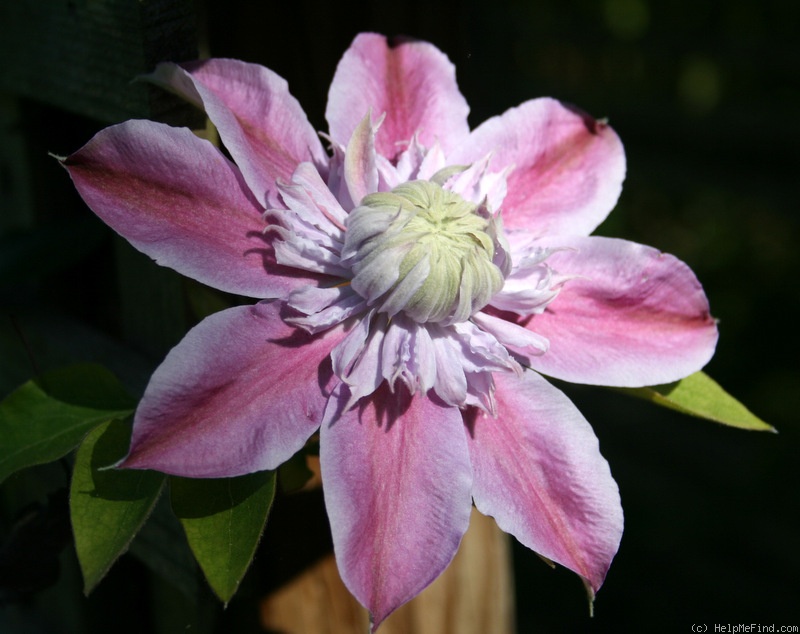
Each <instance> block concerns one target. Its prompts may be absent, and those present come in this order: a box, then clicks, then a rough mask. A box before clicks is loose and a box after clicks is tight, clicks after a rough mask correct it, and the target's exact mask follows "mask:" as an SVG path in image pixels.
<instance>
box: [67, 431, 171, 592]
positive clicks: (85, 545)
mask: <svg viewBox="0 0 800 634" xmlns="http://www.w3.org/2000/svg"><path fill="white" fill-rule="evenodd" d="M129 441H130V425H129V424H127V423H125V422H122V421H118V420H113V421H109V422H107V423H105V424H102V425H100V426H99V427H97V428H96V429H94V430H93V431H92V432H91V433H90V434H89V435H88V436H87V437H86V440H84V442H83V444H82V445H81V446H80V448H79V449H78V454H77V457H76V459H75V470H74V472H73V474H72V485H71V488H70V515H71V517H72V530H73V533H74V535H75V549H76V551H77V553H78V561H79V562H80V565H81V571H82V572H83V582H84V592H85V593H86V594H89V592H91V591H92V589H93V588H94V587H95V586H96V585H97V584H98V583H99V582H100V580H101V579H102V578H103V577H104V576H105V574H106V573H107V572H108V570H109V568H111V565H112V564H113V563H114V562H115V561H116V559H117V557H119V556H120V555H121V554H122V553H124V552H125V551H126V550H127V549H128V545H129V544H130V542H131V540H132V539H133V537H134V536H135V535H136V533H137V532H138V530H139V528H141V526H142V524H143V523H144V521H145V520H146V519H147V516H148V515H149V514H150V511H151V510H152V508H153V505H154V504H155V502H156V500H157V499H158V496H159V494H160V493H161V488H162V486H163V484H164V480H165V476H164V475H163V474H161V473H157V472H155V471H138V470H133V469H108V468H107V467H108V465H110V464H113V463H115V462H117V461H118V460H120V459H121V458H122V457H124V456H125V453H126V452H127V450H128V444H129Z"/></svg>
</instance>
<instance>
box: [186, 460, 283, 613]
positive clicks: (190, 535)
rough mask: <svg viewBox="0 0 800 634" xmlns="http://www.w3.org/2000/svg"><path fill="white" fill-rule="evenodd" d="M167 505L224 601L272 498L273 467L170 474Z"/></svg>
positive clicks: (246, 560)
mask: <svg viewBox="0 0 800 634" xmlns="http://www.w3.org/2000/svg"><path fill="white" fill-rule="evenodd" d="M170 490H171V498H172V508H173V510H174V511H175V514H176V515H177V516H178V519H180V521H181V524H183V529H184V530H185V531H186V537H187V539H188V541H189V546H190V547H191V549H192V552H193V553H194V556H195V557H196V558H197V561H198V563H199V564H200V568H202V570H203V574H205V577H206V579H207V580H208V583H209V585H210V586H211V588H212V589H213V590H214V592H215V593H216V595H217V596H218V597H219V598H220V599H221V600H222V601H223V602H224V603H227V602H228V601H229V600H230V599H231V597H232V596H233V595H234V593H235V592H236V589H237V588H238V587H239V582H240V581H241V580H242V577H244V574H245V572H247V568H248V567H249V566H250V562H251V560H252V559H253V555H254V553H255V550H256V546H257V545H258V540H259V539H260V538H261V533H262V531H263V530H264V525H265V524H266V521H267V516H268V515H269V510H270V507H271V506H272V500H273V498H274V497H275V472H274V471H260V472H258V473H252V474H250V475H246V476H241V477H238V478H226V479H216V480H193V479H188V478H174V477H173V478H170Z"/></svg>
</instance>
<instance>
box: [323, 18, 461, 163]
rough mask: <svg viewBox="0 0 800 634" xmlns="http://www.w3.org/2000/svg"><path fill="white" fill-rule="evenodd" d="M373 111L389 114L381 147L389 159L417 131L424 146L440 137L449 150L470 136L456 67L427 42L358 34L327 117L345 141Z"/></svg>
mask: <svg viewBox="0 0 800 634" xmlns="http://www.w3.org/2000/svg"><path fill="white" fill-rule="evenodd" d="M370 110H371V111H372V113H373V115H374V116H375V117H376V118H377V117H380V116H381V115H382V114H383V113H386V120H385V121H384V122H383V125H382V126H381V129H380V130H379V131H378V135H377V138H376V145H377V149H378V152H379V153H380V154H382V155H383V156H385V157H387V158H390V159H392V158H394V157H395V156H396V155H397V154H398V153H399V152H401V151H402V150H403V149H404V147H405V145H407V144H408V143H409V142H410V141H411V139H412V137H413V136H414V133H415V132H417V131H419V141H420V142H421V143H422V144H423V145H424V146H426V147H431V146H433V145H434V143H435V141H436V140H437V139H438V140H439V143H441V145H442V147H443V148H444V150H445V152H447V151H449V150H450V149H452V148H454V147H456V146H457V145H458V144H460V143H461V142H462V141H463V140H464V139H466V137H467V135H468V134H469V127H468V125H467V114H468V113H469V106H467V102H466V101H465V100H464V97H463V96H462V95H461V93H460V92H459V90H458V85H457V84H456V77H455V68H454V67H453V65H452V64H451V63H450V60H448V59H447V56H446V55H444V53H442V52H441V51H440V50H439V49H437V48H436V47H435V46H433V45H432V44H428V43H427V42H417V41H413V40H402V41H393V42H387V40H386V38H385V37H384V36H382V35H377V34H374V33H362V34H360V35H358V36H357V37H356V38H355V40H354V41H353V44H352V45H351V46H350V48H349V49H348V50H347V52H346V53H345V54H344V56H343V57H342V60H341V61H340V62H339V66H338V67H337V69H336V74H335V75H334V78H333V83H332V84H331V88H330V92H329V93H328V107H327V109H326V111H325V117H326V119H327V120H328V125H329V126H330V132H331V136H332V137H333V139H334V140H335V141H337V142H339V143H341V144H343V145H346V144H347V142H348V140H349V139H350V135H352V134H353V130H355V129H356V126H357V125H358V123H359V121H361V119H362V118H363V117H364V115H366V114H367V113H368V112H370Z"/></svg>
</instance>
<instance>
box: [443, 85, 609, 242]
mask: <svg viewBox="0 0 800 634" xmlns="http://www.w3.org/2000/svg"><path fill="white" fill-rule="evenodd" d="M490 152H492V153H493V157H492V163H491V165H492V167H493V168H494V169H495V170H498V171H499V170H501V169H503V168H505V167H509V166H511V167H513V171H512V172H511V174H510V175H509V176H508V180H507V185H508V193H507V195H506V198H505V200H504V201H503V222H504V223H505V226H506V227H508V228H509V229H515V228H522V229H527V230H528V231H531V232H533V233H535V234H536V235H546V234H552V233H563V234H566V235H588V234H589V233H591V232H592V231H593V230H594V229H595V227H597V225H599V224H600V223H601V222H602V221H603V220H604V219H605V217H606V216H607V215H608V213H609V212H610V211H611V209H612V208H613V207H614V205H615V204H616V202H617V198H618V197H619V194H620V191H621V190H622V181H623V179H624V178H625V153H624V151H623V149H622V143H621V142H620V140H619V138H618V137H617V135H616V133H615V132H614V131H613V130H612V129H611V128H610V127H609V126H608V125H607V124H605V123H602V122H600V121H595V120H594V119H592V118H590V117H589V116H588V115H585V114H583V113H580V112H577V111H576V110H573V109H570V108H567V107H566V106H564V105H562V104H561V103H559V102H558V101H555V100H554V99H546V98H545V99H534V100H532V101H527V102H525V103H523V104H522V105H521V106H519V107H517V108H512V109H510V110H507V111H506V112H505V113H504V114H502V115H501V116H499V117H493V118H491V119H488V120H487V121H485V122H484V123H483V124H481V125H480V126H478V128H477V129H475V130H474V131H473V132H472V134H471V135H470V137H469V139H468V140H467V141H466V142H465V144H464V145H463V146H461V147H460V148H459V149H458V150H457V151H456V152H455V153H454V154H452V155H451V156H449V157H448V158H449V159H450V162H451V163H456V164H457V163H472V162H475V161H478V160H480V159H482V158H483V157H484V156H486V155H487V154H489V153H490Z"/></svg>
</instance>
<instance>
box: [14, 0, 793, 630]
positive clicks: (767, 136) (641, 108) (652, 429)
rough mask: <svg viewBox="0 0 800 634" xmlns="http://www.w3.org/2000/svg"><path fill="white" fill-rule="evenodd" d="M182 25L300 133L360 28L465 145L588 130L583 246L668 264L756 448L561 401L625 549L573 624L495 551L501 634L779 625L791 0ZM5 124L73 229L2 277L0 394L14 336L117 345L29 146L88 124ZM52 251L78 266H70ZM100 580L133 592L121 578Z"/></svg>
mask: <svg viewBox="0 0 800 634" xmlns="http://www.w3.org/2000/svg"><path fill="white" fill-rule="evenodd" d="M204 11H206V16H205V17H206V19H205V21H204V23H205V25H206V27H205V35H204V40H203V44H204V47H206V48H207V50H208V51H209V52H210V54H211V55H213V56H220V57H235V58H240V59H244V60H247V61H251V62H257V63H261V64H263V65H265V66H267V67H269V68H271V69H273V70H275V71H276V72H278V73H279V74H281V75H283V76H284V77H285V78H286V79H288V80H289V84H290V88H291V89H292V92H293V93H294V94H295V96H297V97H298V99H299V100H300V102H301V103H302V104H303V105H304V107H305V109H306V111H307V112H308V114H309V117H310V119H311V121H312V124H314V125H315V127H317V128H318V129H320V130H324V129H325V128H326V125H325V122H324V117H323V113H324V106H325V99H326V95H327V89H328V85H329V82H330V79H331V77H332V76H333V72H334V69H335V65H336V63H337V61H338V60H339V57H340V56H341V54H342V53H343V52H344V50H345V49H346V48H347V46H348V45H349V43H350V41H351V40H352V38H353V37H354V35H355V34H356V33H358V32H360V31H364V30H374V31H379V32H382V33H386V34H388V35H394V34H405V35H410V36H414V37H418V38H420V39H424V40H428V41H431V42H433V43H434V44H436V45H437V46H439V47H440V48H441V49H442V50H444V51H445V52H446V53H447V54H448V55H449V56H450V58H451V60H452V61H453V62H454V63H455V64H456V67H457V72H458V80H459V85H460V87H461V90H462V92H463V93H464V95H465V96H466V98H467V101H468V102H469V104H470V105H471V107H472V112H471V115H470V123H471V125H472V126H473V127H474V126H476V125H477V124H479V123H480V122H481V121H483V120H485V119H486V118H488V117H489V116H492V115H495V114H499V113H501V112H503V111H504V110H505V109H507V108H509V107H512V106H515V105H517V104H519V103H521V102H522V101H524V100H527V99H530V98H533V97H537V96H544V95H548V96H553V97H556V98H559V99H561V100H562V101H566V102H571V103H574V104H576V105H578V106H580V107H581V108H583V109H584V110H586V111H588V112H590V113H591V114H593V115H595V116H597V117H608V118H609V120H610V123H611V125H612V126H613V127H614V128H615V129H616V130H617V132H618V133H619V135H620V136H621V138H622V141H623V143H624V144H625V147H626V152H627V157H628V176H627V180H626V183H625V186H624V189H623V194H622V197H621V200H620V202H619V205H618V207H617V209H616V210H615V211H614V212H613V214H612V215H611V217H610V218H609V220H607V221H606V223H604V224H603V225H602V226H601V227H600V229H599V231H598V233H601V234H604V235H614V236H619V237H624V238H627V239H630V240H634V241H638V242H642V243H646V244H650V245H653V246H655V247H658V248H659V249H661V250H663V251H667V252H671V253H673V254H675V255H677V256H678V257H680V258H681V259H683V260H684V261H686V262H687V263H689V264H690V266H691V267H692V268H693V269H694V270H695V272H696V273H697V275H698V277H699V278H700V280H701V281H702V282H703V284H704V287H705V289H706V292H707V294H708V296H709V298H710V301H711V307H712V312H713V314H714V315H715V316H716V317H717V318H718V319H719V320H720V333H721V339H720V343H719V346H718V348H717V353H716V356H715V358H714V359H713V360H712V362H711V363H710V364H709V366H708V367H707V368H706V370H707V372H708V373H709V374H710V375H711V376H713V377H714V378H715V379H716V380H717V381H719V382H720V383H721V384H722V385H723V386H724V387H725V388H726V389H727V390H728V391H729V392H731V393H732V394H734V395H735V396H736V397H737V398H738V399H739V400H741V401H742V402H743V403H745V404H746V405H747V406H748V407H749V408H750V409H751V410H752V411H753V412H755V413H756V414H757V415H759V416H760V417H762V418H763V419H765V420H766V421H767V422H769V423H771V424H773V425H774V426H775V427H777V428H778V430H779V432H780V433H779V434H777V435H774V434H757V433H751V432H744V431H740V430H735V429H730V428H726V427H722V426H719V425H715V424H713V423H709V422H705V421H701V420H695V419H691V418H688V417H683V416H681V415H678V414H675V413H672V412H669V411H665V410H661V409H657V408H655V407H651V406H648V405H647V404H644V403H641V402H638V401H633V400H630V399H629V398H628V397H626V396H623V395H620V394H616V393H613V392H610V391H604V390H600V389H594V388H592V389H590V388H581V387H567V388H566V391H567V392H568V394H569V395H570V396H571V397H572V398H573V400H574V401H575V402H576V404H577V405H578V406H579V407H580V409H581V410H582V411H583V413H584V414H585V416H586V417H587V419H588V420H589V421H590V422H591V423H592V424H593V426H594V427H595V430H596V432H597V435H598V436H599V438H600V442H601V449H602V451H603V453H604V455H605V456H606V457H607V458H608V459H609V462H610V463H611V468H612V472H613V473H614V475H615V477H616V479H617V481H618V483H619V486H620V490H621V494H622V499H623V506H624V508H625V512H626V531H625V535H624V537H623V541H622V545H621V548H620V551H619V554H618V556H617V558H616V560H615V562H614V564H613V566H612V568H611V571H610V573H609V575H608V578H607V580H606V585H605V586H604V587H603V589H602V590H601V591H600V593H599V595H598V597H597V601H596V605H595V617H594V618H593V619H589V618H588V616H587V609H586V601H585V596H584V593H583V589H582V587H581V584H580V582H579V581H578V579H577V578H576V577H575V576H574V575H572V574H571V573H568V572H567V571H564V570H556V571H552V570H550V569H549V568H547V567H546V566H544V565H543V564H542V563H541V562H540V560H539V559H538V558H537V557H536V556H535V555H534V554H532V553H530V552H529V551H526V550H525V549H523V548H518V549H516V550H515V569H516V573H517V578H516V589H517V605H518V607H517V623H518V629H519V631H520V632H532V631H537V632H572V631H642V630H644V629H645V628H647V629H653V630H663V631H675V632H683V631H686V632H688V631H690V629H689V628H690V626H691V625H692V624H693V623H699V624H703V623H705V624H708V627H709V628H710V629H709V631H713V625H714V624H715V623H718V624H728V623H730V624H735V623H747V624H749V623H760V624H765V625H771V624H773V623H774V624H776V625H778V626H780V625H800V614H799V613H798V610H797V609H796V608H795V605H796V603H797V593H798V590H800V583H798V573H797V571H798V569H800V548H799V547H798V543H797V542H798V538H797V534H798V528H797V527H798V524H797V520H798V506H799V504H798V488H799V487H798V485H800V477H798V466H797V455H798V449H799V448H800V442H798V440H799V439H800V429H798V418H797V415H796V414H795V412H797V410H798V408H800V382H799V380H798V379H799V378H800V372H798V363H797V353H798V336H797V322H798V314H799V312H800V300H798V296H799V295H800V292H799V291H798V284H797V277H798V275H799V274H800V266H798V259H799V256H798V249H797V240H798V237H800V236H799V235H798V209H797V201H798V195H797V194H798V187H797V181H798V177H797V171H798V159H797V151H798V147H800V117H798V97H800V79H799V76H798V69H800V47H798V45H797V30H798V26H799V25H800V3H795V2H791V1H789V0H786V1H783V2H781V1H780V0H771V1H764V0H728V1H724V2H723V1H717V2H715V1H711V0H705V1H697V0H695V1H691V0H601V1H589V0H585V1H577V2H559V1H556V0H549V1H548V0H535V1H533V0H529V1H523V0H517V1H513V0H493V1H491V2H483V3H479V2H448V3H437V4H433V5H431V4H429V3H427V2H422V1H418V0H413V1H411V2H405V3H399V2H384V1H379V2H353V1H347V0H345V1H342V2H337V3H333V2H313V1H303V0H293V1H292V2H286V3H275V2H265V3H258V2H245V1H244V0H228V1H227V2H225V3H222V2H216V1H214V0H210V1H209V2H208V3H207V4H206V6H205V8H204ZM24 121H26V125H27V126H28V128H27V134H28V135H29V137H30V139H31V142H32V144H33V145H32V146H33V147H34V148H40V149H41V150H42V154H41V157H42V159H41V169H40V171H39V173H38V174H39V175H38V176H37V178H39V179H41V180H40V182H43V183H45V184H46V187H47V188H48V191H49V192H50V193H52V192H56V197H57V200H63V208H62V206H61V204H59V205H57V206H54V207H51V208H49V209H48V210H46V211H44V212H42V213H41V217H40V218H39V220H38V226H39V227H42V226H45V227H46V226H48V224H49V223H55V224H57V225H58V227H59V231H63V230H64V227H67V228H68V227H74V228H75V231H76V235H70V234H68V233H62V234H61V235H62V236H63V238H61V239H60V244H61V246H62V247H63V248H64V249H65V251H64V253H59V254H58V256H57V258H56V260H57V261H53V252H52V251H46V252H44V253H39V252H34V251H31V255H30V258H29V260H28V262H29V264H30V266H31V267H33V268H36V267H38V268H36V272H34V273H30V271H27V270H23V271H22V272H21V273H20V274H19V275H20V279H21V280H23V281H22V282H20V283H19V284H14V285H12V287H11V288H10V290H8V292H7V294H6V295H5V296H4V297H3V301H4V304H7V305H8V306H9V309H8V311H5V312H8V313H9V314H11V315H14V316H15V317H14V320H13V321H12V320H10V319H9V320H6V321H5V323H4V324H3V328H4V329H5V330H4V331H3V342H4V343H3V346H4V348H3V351H2V353H3V354H5V359H4V360H2V361H0V364H2V371H1V372H0V382H2V386H1V387H2V391H3V393H6V392H8V391H10V390H11V389H13V387H14V386H15V385H16V384H18V383H19V382H21V381H24V380H25V379H27V378H28V377H29V376H31V374H32V371H31V363H30V361H29V359H28V356H27V354H26V353H25V352H24V346H20V345H19V340H20V335H19V333H18V331H19V330H20V326H19V324H20V323H24V325H25V328H24V329H23V330H24V332H23V336H27V337H28V338H29V339H31V338H34V339H35V338H36V337H40V338H41V342H40V343H41V346H43V348H47V349H48V350H49V351H50V353H51V357H49V358H52V359H58V360H59V361H66V360H69V359H70V358H71V357H72V358H74V360H80V359H81V354H82V353H81V351H82V350H84V349H85V346H84V345H83V344H81V343H80V342H78V343H75V345H74V346H70V345H68V344H66V343H63V341H62V344H61V345H59V346H55V344H52V343H51V344H46V343H42V342H45V340H46V339H47V334H41V333H42V331H47V329H48V327H49V326H48V324H52V323H55V322H53V321H48V320H53V319H58V320H61V321H59V322H58V323H59V324H64V323H69V324H71V325H70V326H69V327H67V326H63V328H64V330H59V329H58V328H61V326H59V327H56V328H55V330H54V331H51V332H50V336H51V337H53V338H58V336H59V332H60V333H62V334H63V333H67V332H69V333H74V332H75V331H80V332H83V333H84V334H83V335H81V336H85V337H89V336H94V334H92V335H89V334H86V333H85V332H84V330H83V329H90V332H91V333H101V334H98V335H97V336H102V337H105V339H103V341H104V342H105V343H103V344H102V346H107V348H106V347H103V350H106V349H107V350H108V351H107V353H104V354H107V355H108V356H109V357H113V354H114V353H113V345H115V344H112V343H109V342H107V341H106V339H110V340H112V341H113V340H114V339H115V338H118V337H120V326H119V323H118V322H119V317H118V315H117V314H116V313H115V311H116V310H118V308H117V305H118V302H117V297H116V292H117V291H115V290H114V288H115V284H116V282H115V279H116V278H115V277H114V267H115V260H114V257H113V255H112V246H111V245H112V236H111V235H110V233H109V232H108V231H106V230H105V229H104V228H102V227H99V226H97V224H96V223H95V221H94V220H93V219H92V218H91V215H90V214H89V212H88V211H86V210H85V209H84V208H82V207H81V205H80V203H79V201H77V200H76V197H75V195H74V194H73V193H72V191H71V188H70V185H69V182H68V178H67V176H66V174H65V173H64V172H63V171H62V170H61V169H60V168H59V167H58V166H57V165H56V164H55V162H54V161H51V162H46V161H45V159H44V153H45V152H47V151H51V152H55V153H57V154H66V153H69V152H71V151H74V150H75V149H77V148H78V147H79V146H80V145H82V144H83V143H84V142H85V141H86V140H88V138H89V137H90V136H91V134H92V133H93V131H94V130H96V129H99V127H102V126H101V125H100V124H98V123H95V122H91V121H88V120H84V119H80V118H78V117H75V116H73V115H68V114H65V113H63V112H60V111H55V110H52V109H49V108H47V107H45V106H42V105H39V104H36V103H35V101H31V102H30V103H28V102H26V113H25V116H24ZM38 160H39V159H38V158H36V159H34V161H38ZM64 218H67V221H66V223H65V224H61V223H62V221H64ZM21 235H23V237H24V234H21ZM77 235H80V236H81V237H76V236H77ZM75 242H80V243H81V244H82V246H83V247H85V248H82V249H79V250H78V251H79V252H78V254H77V255H75V256H74V257H73V256H71V255H69V253H70V245H73V246H74V243H75ZM4 244H6V245H7V244H8V242H6V243H4ZM86 244H89V245H90V246H89V247H87V246H86ZM48 263H49V264H48ZM42 271H43V272H42ZM20 315H23V316H28V315H34V317H30V321H25V319H27V317H24V318H23V317H20ZM69 336H73V334H70V335H69ZM75 336H77V335H75ZM170 336H172V335H170ZM66 337H67V335H64V336H62V337H61V338H62V340H63V339H65V338H66ZM168 338H169V337H168ZM173 338H174V337H173ZM36 345H37V342H33V343H31V344H30V345H29V347H33V348H35V347H36ZM48 345H49V348H48ZM99 345H100V344H98V346H99ZM15 346H16V347H15ZM55 348H57V350H56V351H55V352H54V349H55ZM96 349H99V348H96ZM140 352H141V353H142V355H141V364H140V365H137V363H138V362H134V361H130V362H128V363H126V367H125V368H123V369H122V373H123V374H125V375H126V377H125V378H126V379H127V380H128V383H129V384H132V385H135V384H136V383H137V382H139V384H140V383H141V380H142V377H143V376H145V377H146V372H147V368H148V367H150V365H151V364H152V363H153V362H154V361H156V360H157V358H156V357H155V355H153V354H152V352H148V351H147V350H142V351H140ZM148 354H150V356H149V358H148ZM126 358H128V359H131V358H133V357H130V356H129V357H126ZM109 364H110V365H112V367H113V362H110V363H109ZM53 477H54V478H56V479H57V478H58V476H57V475H54V476H53ZM67 556H68V555H66V556H65V557H67ZM120 566H121V567H122V570H123V571H124V574H138V573H136V571H132V570H131V568H132V567H133V564H131V563H125V562H121V564H120ZM113 574H123V573H112V576H111V577H110V578H109V580H108V581H109V584H110V585H112V586H113V584H114V583H115V581H114V578H113ZM50 592H52V589H51V590H50ZM107 592H109V593H110V591H107ZM58 600H59V601H62V600H63V601H66V599H58ZM76 609H77V608H76ZM30 631H36V630H30Z"/></svg>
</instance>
